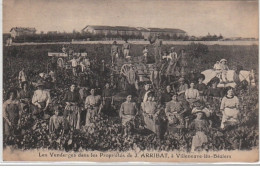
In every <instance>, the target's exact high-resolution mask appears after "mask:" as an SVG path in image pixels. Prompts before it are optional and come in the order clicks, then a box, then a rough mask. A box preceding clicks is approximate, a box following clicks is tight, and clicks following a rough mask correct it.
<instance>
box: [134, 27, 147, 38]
mask: <svg viewBox="0 0 260 173" xmlns="http://www.w3.org/2000/svg"><path fill="white" fill-rule="evenodd" d="M137 29H138V30H139V31H140V32H141V34H142V36H143V37H144V39H145V40H147V39H148V37H149V36H150V30H149V29H147V28H143V27H137Z"/></svg>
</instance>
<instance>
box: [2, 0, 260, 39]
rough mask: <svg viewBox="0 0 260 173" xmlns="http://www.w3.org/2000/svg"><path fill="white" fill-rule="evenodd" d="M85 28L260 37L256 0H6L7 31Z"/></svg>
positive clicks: (4, 24) (4, 2)
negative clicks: (172, 30) (170, 29)
mask: <svg viewBox="0 0 260 173" xmlns="http://www.w3.org/2000/svg"><path fill="white" fill-rule="evenodd" d="M87 25H109V26H115V25H116V26H133V27H160V28H178V29H182V30H184V31H186V32H187V33H188V35H190V36H191V35H194V36H204V35H207V34H208V33H210V34H216V35H219V34H222V35H223V36H224V37H257V38H258V0H251V1H240V0H233V1H227V0H226V1H219V0H218V1H194V0H193V1H176V0H164V1H163V0H128V1H126V0H3V32H4V33H8V32H9V31H10V29H11V28H12V27H16V26H17V27H35V28H36V30H37V32H38V33H39V32H40V31H44V32H47V31H60V32H63V31H65V32H72V31H73V30H76V31H80V30H81V29H83V28H84V27H85V26H87Z"/></svg>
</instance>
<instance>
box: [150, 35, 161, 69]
mask: <svg viewBox="0 0 260 173" xmlns="http://www.w3.org/2000/svg"><path fill="white" fill-rule="evenodd" d="M150 43H151V44H153V45H154V54H155V63H156V64H158V63H160V62H161V59H162V40H161V39H160V34H159V33H158V34H157V35H156V36H155V37H154V38H152V39H151V40H150Z"/></svg>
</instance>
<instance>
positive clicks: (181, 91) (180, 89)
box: [178, 83, 188, 94]
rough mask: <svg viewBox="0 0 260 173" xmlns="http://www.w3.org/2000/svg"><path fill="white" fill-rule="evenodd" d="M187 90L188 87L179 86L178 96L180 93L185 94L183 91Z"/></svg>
mask: <svg viewBox="0 0 260 173" xmlns="http://www.w3.org/2000/svg"><path fill="white" fill-rule="evenodd" d="M187 89H188V85H187V84H186V83H185V84H182V85H180V86H179V88H178V92H179V94H182V93H185V91H186V90H187Z"/></svg>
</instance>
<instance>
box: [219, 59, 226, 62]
mask: <svg viewBox="0 0 260 173" xmlns="http://www.w3.org/2000/svg"><path fill="white" fill-rule="evenodd" d="M224 61H225V62H227V60H226V59H221V60H220V61H219V62H224Z"/></svg>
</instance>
